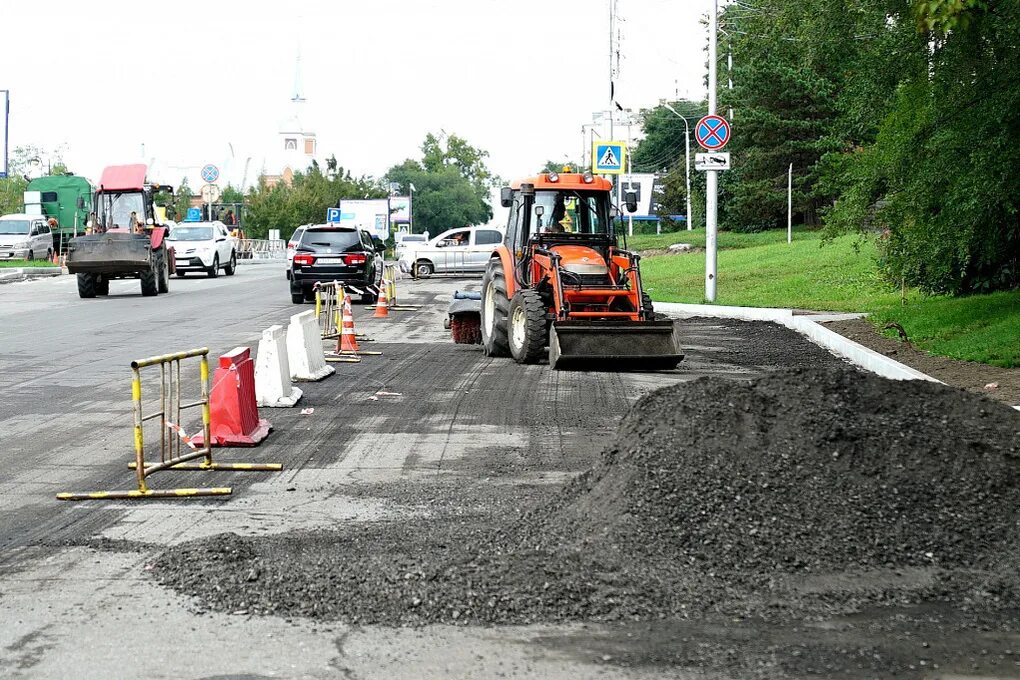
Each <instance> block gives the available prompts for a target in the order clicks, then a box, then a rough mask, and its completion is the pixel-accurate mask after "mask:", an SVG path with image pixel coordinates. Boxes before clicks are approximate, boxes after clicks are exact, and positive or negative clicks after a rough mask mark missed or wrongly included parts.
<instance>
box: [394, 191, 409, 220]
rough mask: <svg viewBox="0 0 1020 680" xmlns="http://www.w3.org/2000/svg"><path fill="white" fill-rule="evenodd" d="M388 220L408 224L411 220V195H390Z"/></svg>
mask: <svg viewBox="0 0 1020 680" xmlns="http://www.w3.org/2000/svg"><path fill="white" fill-rule="evenodd" d="M390 222H392V223H393V224H409V223H410V222H411V197H410V196H391V197H390Z"/></svg>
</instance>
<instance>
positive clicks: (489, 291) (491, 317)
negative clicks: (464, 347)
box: [482, 260, 510, 357]
mask: <svg viewBox="0 0 1020 680" xmlns="http://www.w3.org/2000/svg"><path fill="white" fill-rule="evenodd" d="M509 316H510V300H509V298H507V295H506V277H505V276H503V265H502V263H501V262H500V261H499V260H492V261H491V262H489V266H488V267H487V268H486V270H485V276H483V277H482V351H483V352H484V353H485V356H487V357H505V356H509V355H510V343H509V341H508V340H507V335H506V334H507V318H508V317H509Z"/></svg>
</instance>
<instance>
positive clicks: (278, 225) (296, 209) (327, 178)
mask: <svg viewBox="0 0 1020 680" xmlns="http://www.w3.org/2000/svg"><path fill="white" fill-rule="evenodd" d="M326 168H327V172H326V173H325V174H324V173H323V172H322V170H321V168H320V167H319V164H318V163H316V162H313V163H312V165H311V166H310V167H309V168H308V169H307V170H306V171H305V172H298V173H295V174H294V179H293V182H292V184H291V185H290V186H287V185H286V184H284V183H283V182H280V183H277V184H275V185H274V186H269V185H268V184H267V183H266V181H265V178H259V183H258V186H256V187H253V188H252V189H251V190H250V191H249V192H248V196H247V197H246V198H245V224H246V230H247V232H248V234H249V235H251V236H253V237H255V238H265V237H266V236H267V235H268V233H269V230H270V229H279V230H280V234H281V235H282V236H283V237H284V238H289V237H290V235H291V234H293V233H294V229H296V228H297V227H298V226H299V225H301V224H320V223H322V222H324V221H325V218H326V209H327V208H331V207H333V206H336V205H337V204H338V202H339V201H340V200H342V199H366V198H386V195H387V194H386V192H385V191H384V190H383V189H382V187H381V186H380V184H379V183H378V182H376V181H374V180H372V179H371V178H369V177H357V178H355V177H353V176H352V175H351V174H350V172H349V171H346V170H344V168H343V167H340V166H339V165H338V164H337V162H336V158H335V157H331V158H330V159H329V160H327V162H326Z"/></svg>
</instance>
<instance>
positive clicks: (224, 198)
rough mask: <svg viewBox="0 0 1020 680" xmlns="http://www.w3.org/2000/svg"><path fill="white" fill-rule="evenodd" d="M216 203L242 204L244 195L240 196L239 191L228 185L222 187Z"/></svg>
mask: <svg viewBox="0 0 1020 680" xmlns="http://www.w3.org/2000/svg"><path fill="white" fill-rule="evenodd" d="M217 202H218V203H225V204H229V203H244V194H242V193H241V190H240V189H238V188H237V187H235V186H234V185H233V184H228V185H227V186H225V187H223V190H222V191H221V192H220V200H219V201H217Z"/></svg>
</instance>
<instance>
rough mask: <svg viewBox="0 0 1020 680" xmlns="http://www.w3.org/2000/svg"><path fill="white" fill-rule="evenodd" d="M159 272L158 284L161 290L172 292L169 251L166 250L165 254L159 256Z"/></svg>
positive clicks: (162, 291)
mask: <svg viewBox="0 0 1020 680" xmlns="http://www.w3.org/2000/svg"><path fill="white" fill-rule="evenodd" d="M157 262H158V263H159V273H158V274H157V276H158V278H157V280H156V286H157V288H158V289H159V292H160V293H161V294H162V293H169V292H170V263H169V262H168V261H167V252H166V251H165V250H164V251H163V254H162V255H161V256H160V257H159V258H158V260H157Z"/></svg>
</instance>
